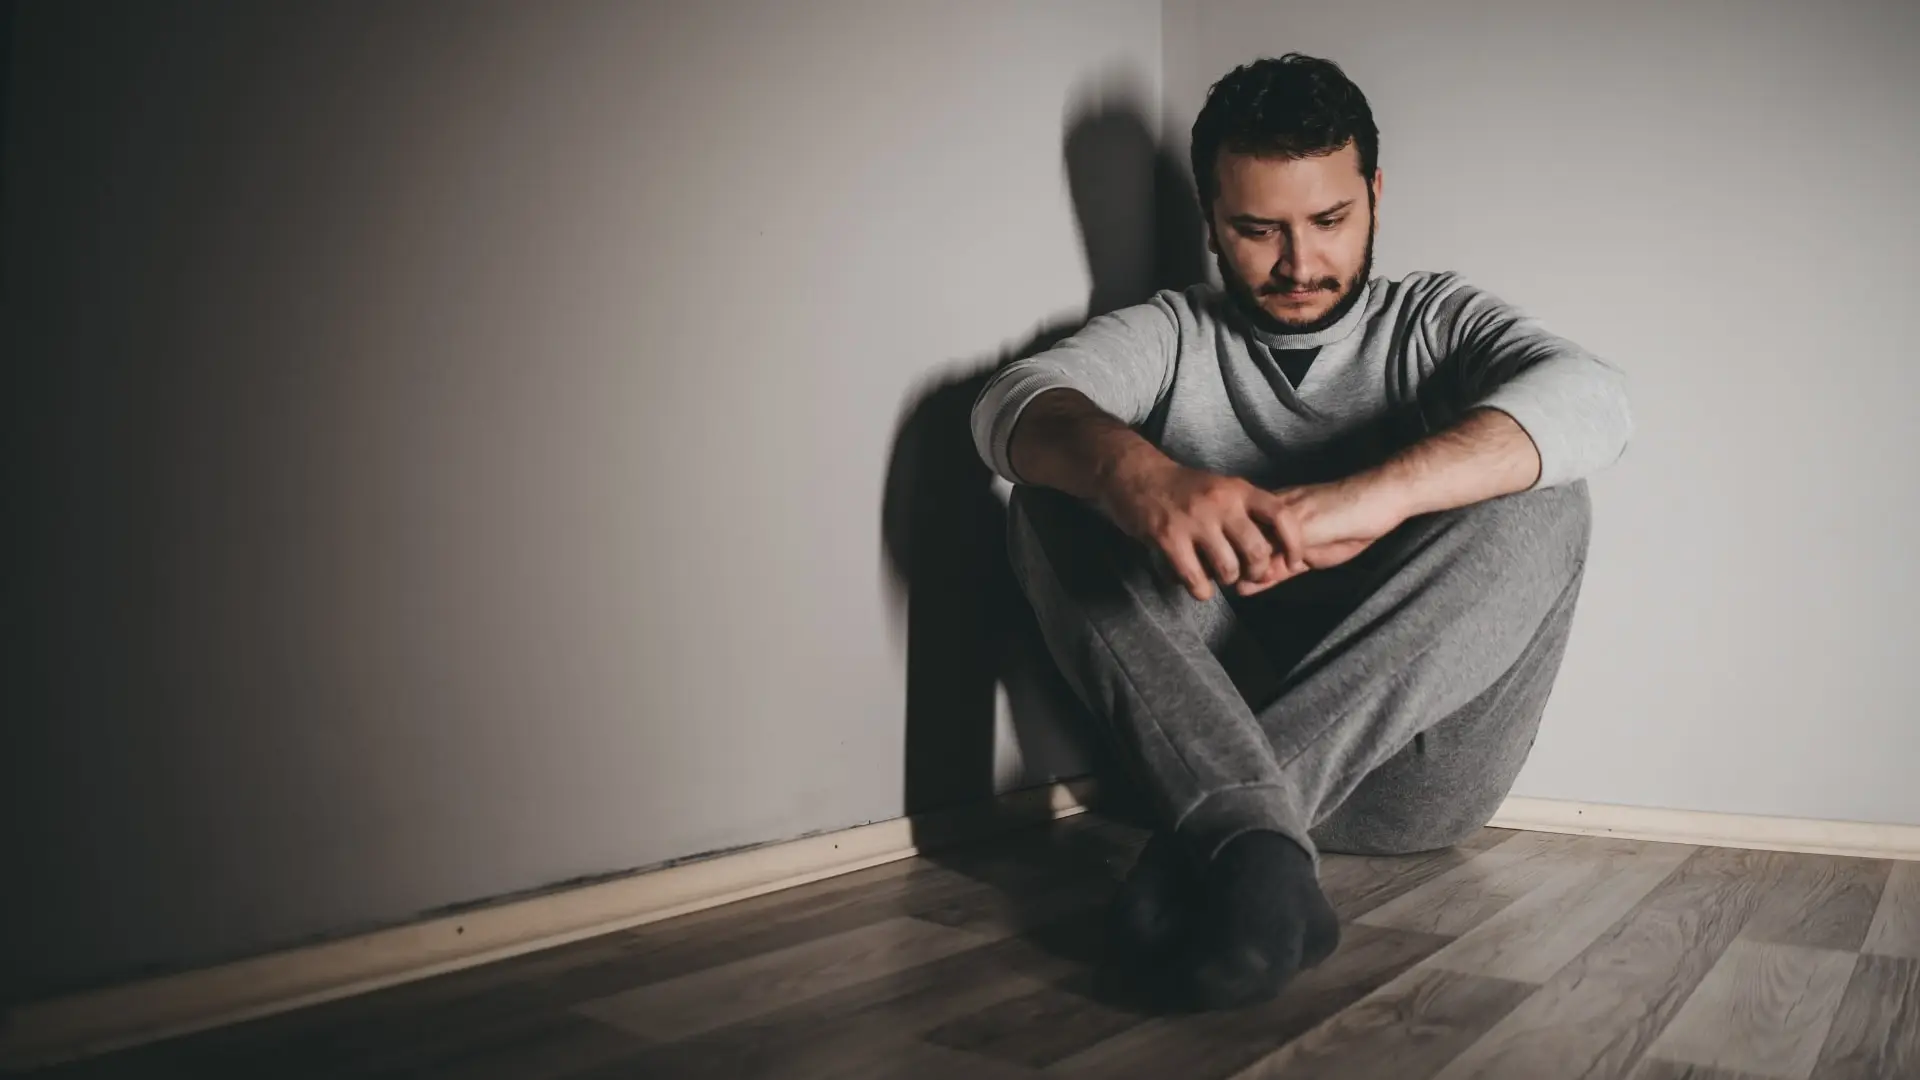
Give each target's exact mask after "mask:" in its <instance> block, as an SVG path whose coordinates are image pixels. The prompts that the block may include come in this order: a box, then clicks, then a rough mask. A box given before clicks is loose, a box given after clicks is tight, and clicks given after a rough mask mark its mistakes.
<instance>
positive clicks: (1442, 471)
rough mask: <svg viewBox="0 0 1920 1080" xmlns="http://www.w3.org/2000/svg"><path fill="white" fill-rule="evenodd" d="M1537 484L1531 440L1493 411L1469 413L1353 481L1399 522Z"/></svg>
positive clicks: (1514, 423) (1535, 455) (1537, 463)
mask: <svg viewBox="0 0 1920 1080" xmlns="http://www.w3.org/2000/svg"><path fill="white" fill-rule="evenodd" d="M1539 479H1540V451H1539V449H1538V448H1536V447H1535V446H1534V445H1533V439H1532V438H1531V437H1530V436H1528V434H1527V431H1526V429H1525V428H1523V427H1521V426H1520V422H1519V421H1517V420H1515V419H1514V418H1513V417H1511V416H1509V415H1507V414H1506V413H1504V412H1501V411H1500V410H1499V409H1493V408H1480V409H1474V410H1472V411H1470V412H1468V413H1467V415H1466V416H1465V417H1464V418H1463V419H1462V420H1461V421H1460V423H1458V424H1456V425H1454V426H1453V427H1451V428H1448V429H1447V430H1445V431H1441V432H1437V433H1435V434H1433V435H1429V436H1428V437H1426V438H1424V439H1422V440H1420V441H1419V442H1416V443H1414V444H1413V445H1412V446H1409V447H1407V448H1406V449H1404V450H1402V451H1400V452H1399V453H1397V454H1395V455H1393V456H1392V457H1390V458H1388V459H1387V460H1386V461H1384V462H1382V463H1381V464H1380V465H1378V466H1375V467H1374V468H1371V469H1368V470H1366V471H1364V472H1361V473H1359V474H1356V475H1355V476H1354V477H1353V480H1354V481H1355V482H1356V483H1359V484H1362V485H1365V486H1367V487H1371V488H1373V489H1374V490H1375V492H1376V494H1375V497H1376V498H1379V499H1382V500H1384V501H1386V502H1387V503H1388V504H1389V505H1391V506H1392V507H1393V510H1394V516H1395V517H1398V518H1399V519H1401V520H1405V519H1407V518H1410V517H1414V516H1417V515H1419V514H1431V513H1436V512H1438V511H1441V510H1452V509H1454V508H1456V507H1461V506H1471V505H1472V504H1474V503H1477V502H1484V501H1485V500H1487V499H1493V498H1498V497H1499V496H1501V495H1511V494H1513V493H1515V492H1519V491H1526V490H1527V489H1529V488H1531V487H1533V485H1534V483H1535V481H1537V480H1539Z"/></svg>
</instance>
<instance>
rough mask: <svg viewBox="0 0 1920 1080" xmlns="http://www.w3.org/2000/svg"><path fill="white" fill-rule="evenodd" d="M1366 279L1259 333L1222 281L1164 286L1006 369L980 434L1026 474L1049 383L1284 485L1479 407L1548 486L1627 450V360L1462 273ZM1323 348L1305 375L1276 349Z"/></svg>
mask: <svg viewBox="0 0 1920 1080" xmlns="http://www.w3.org/2000/svg"><path fill="white" fill-rule="evenodd" d="M1363 289H1364V290H1365V294H1364V295H1363V296H1362V297H1361V298H1360V300H1359V301H1357V302H1356V303H1355V304H1354V306H1353V308H1352V309H1351V310H1350V311H1348V312H1347V314H1346V315H1345V317H1343V318H1342V319H1341V320H1340V322H1339V323H1337V324H1335V325H1334V326H1331V327H1329V328H1327V329H1326V330H1322V331H1320V332H1318V333H1313V334H1269V333H1266V332H1264V331H1262V330H1259V329H1258V328H1256V327H1254V326H1252V325H1251V324H1250V323H1249V322H1248V321H1247V319H1246V318H1245V317H1244V316H1243V315H1242V314H1241V313H1240V312H1239V311H1238V310H1237V309H1236V308H1234V307H1233V306H1232V304H1231V302H1230V301H1229V300H1228V298H1227V297H1226V295H1225V294H1224V293H1223V292H1222V291H1221V290H1220V289H1218V288H1216V287H1213V286H1210V285H1195V286H1193V287H1191V288H1188V289H1186V290H1185V291H1184V292H1176V291H1174V290H1171V289H1168V290H1163V291H1162V292H1160V293H1159V294H1157V295H1155V296H1154V297H1153V298H1152V299H1151V300H1149V301H1147V302H1146V303H1144V304H1138V305H1135V306H1133V307H1128V308H1122V309H1120V310H1119V311H1115V312H1113V313H1112V314H1109V315H1101V316H1099V317H1097V318H1095V319H1093V320H1092V321H1091V322H1089V323H1087V325H1086V327H1085V328H1083V329H1082V330H1080V331H1079V332H1078V333H1076V334H1074V335H1073V336H1072V337H1070V338H1068V339H1066V340H1065V341H1063V342H1061V343H1060V344H1058V345H1056V346H1054V347H1053V348H1051V349H1048V350H1047V351H1045V352H1042V353H1039V354H1038V355H1035V356H1032V357H1029V358H1027V359H1025V360H1020V361H1017V362H1015V363H1013V364H1010V365H1008V366H1007V367H1005V368H1003V369H1001V370H1000V371H999V372H997V373H995V375H994V376H993V378H992V379H991V380H989V381H988V383H987V385H986V387H985V388H984V389H982V391H981V393H980V397H979V399H978V400H976V401H975V402H974V406H973V439H974V445H975V447H976V448H978V450H979V451H980V456H981V458H983V459H984V460H985V461H986V462H987V464H988V465H990V466H992V467H993V470H994V471H995V472H997V473H999V474H1000V475H1001V476H1003V477H1006V478H1007V479H1008V480H1010V481H1013V482H1015V483H1019V482H1021V481H1020V478H1019V477H1018V476H1017V475H1015V473H1014V471H1013V465H1012V463H1011V462H1009V461H1008V459H1007V442H1008V439H1009V437H1010V436H1011V435H1012V433H1013V425H1014V422H1015V421H1016V420H1018V419H1019V417H1020V412H1021V410H1022V409H1024V408H1026V407H1027V405H1028V403H1029V402H1031V401H1033V399H1034V398H1035V397H1037V396H1038V395H1040V394H1041V393H1043V392H1045V391H1047V390H1050V389H1053V388H1055V387H1071V388H1073V389H1075V390H1078V391H1080V392H1081V393H1083V394H1085V395H1086V396H1087V397H1088V398H1089V399H1091V400H1092V401H1093V403H1094V404H1095V405H1098V406H1099V407H1100V408H1101V409H1103V410H1105V411H1106V412H1108V413H1111V414H1112V415H1114V416H1116V417H1118V418H1119V419H1120V420H1122V421H1124V422H1126V423H1127V424H1129V425H1131V426H1133V427H1134V428H1135V429H1136V430H1138V431H1140V432H1141V434H1142V435H1144V436H1145V437H1146V438H1147V439H1148V440H1150V441H1151V442H1153V443H1154V444H1155V445H1156V446H1158V447H1160V449H1161V450H1162V451H1164V452H1165V453H1166V454H1167V455H1168V456H1170V457H1172V458H1173V459H1174V460H1176V461H1179V462H1181V463H1183V464H1186V465H1189V466H1192V467H1194V468H1199V469H1206V470H1208V471H1210V472H1217V473H1224V474H1227V475H1231V476H1241V477H1245V478H1247V479H1248V480H1250V481H1252V482H1253V483H1255V484H1258V485H1260V486H1262V487H1267V488H1277V487H1286V486H1291V485H1295V484H1303V483H1315V482H1322V481H1327V480H1333V479H1337V478H1339V477H1342V476H1347V475H1350V474H1352V473H1354V472H1357V471H1359V470H1361V469H1365V468H1367V467H1369V466H1372V465H1375V464H1378V463H1379V462H1381V461H1383V460H1385V459H1386V458H1387V457H1389V456H1391V455H1392V454H1393V453H1394V452H1396V451H1398V450H1400V449H1402V448H1403V447H1405V446H1408V445H1410V444H1411V443H1413V442H1416V441H1418V440H1419V439H1420V438H1422V437H1424V436H1426V435H1427V434H1429V433H1432V432H1435V431H1439V430H1442V429H1444V428H1446V427H1448V426H1450V425H1451V424H1452V423H1454V422H1455V421H1456V420H1457V419H1458V418H1459V417H1460V416H1461V415H1462V414H1463V413H1464V412H1466V411H1467V410H1468V409H1471V408H1474V407H1476V406H1490V407H1493V408H1496V409H1499V410H1500V411H1502V412H1504V413H1506V414H1508V415H1509V416H1511V417H1513V418H1514V420H1516V421H1518V422H1519V424H1520V426H1521V427H1522V428H1524V429H1525V430H1526V432H1527V434H1528V435H1529V436H1531V437H1532V439H1533V443H1534V446H1535V447H1537V448H1538V449H1539V451H1540V478H1539V480H1538V481H1536V482H1535V485H1534V486H1535V487H1551V486H1554V485H1557V484H1563V483H1567V482H1569V481H1572V480H1577V479H1580V478H1583V477H1586V476H1588V475H1590V474H1592V473H1594V472H1596V471H1598V470H1599V469H1601V468H1603V467H1605V466H1607V465H1610V464H1612V463H1613V462H1614V461H1616V460H1618V459H1619V457H1620V455H1621V454H1622V453H1623V452H1624V451H1625V449H1626V445H1627V440H1628V438H1629V437H1631V435H1632V434H1633V415H1632V413H1631V411H1630V410H1629V408H1628V405H1627V392H1626V384H1625V376H1624V375H1623V374H1622V372H1621V371H1620V370H1619V369H1618V368H1616V367H1614V366H1613V365H1612V364H1609V363H1608V362H1606V361H1604V360H1601V359H1600V358H1599V357H1596V356H1594V355H1593V354H1591V353H1589V352H1587V351H1586V350H1584V349H1582V348H1580V347H1579V346H1578V345H1575V344H1574V343H1573V342H1571V341H1568V340H1566V339H1564V338H1561V337H1557V336H1555V335H1553V334H1551V333H1548V332H1547V331H1546V330H1544V329H1542V328H1541V327H1540V325H1539V324H1538V323H1536V322H1535V321H1533V320H1532V319H1531V318H1529V317H1528V316H1526V315H1524V314H1522V313H1521V312H1519V311H1518V310H1516V309H1515V308H1513V307H1512V306H1510V305H1508V304H1506V303H1504V302H1503V301H1501V300H1500V299H1499V298H1497V297H1495V296H1494V295H1493V294H1491V293H1489V292H1487V291H1485V290H1483V289H1478V288H1475V287H1474V286H1472V285H1469V284H1467V283H1466V282H1465V281H1463V280H1461V278H1460V276H1459V275H1458V274H1455V273H1451V272H1441V273H1434V272H1425V271H1423V272H1418V273H1412V274H1408V275H1407V276H1406V277H1405V278H1402V279H1400V280H1398V281H1389V280H1387V279H1385V278H1374V279H1373V280H1372V281H1370V282H1368V283H1367V284H1366V285H1365V286H1363ZM1314 348H1317V349H1318V350H1319V351H1318V352H1317V354H1315V355H1314V357H1313V360H1312V363H1311V365H1310V366H1309V367H1308V368H1307V371H1306V374H1305V376H1304V377H1302V379H1301V381H1300V385H1299V386H1294V385H1293V384H1292V383H1291V382H1289V381H1288V379H1287V376H1286V374H1285V373H1284V371H1283V370H1282V368H1281V366H1280V364H1279V363H1278V362H1276V359H1275V357H1274V350H1276V349H1280V350H1288V349H1314Z"/></svg>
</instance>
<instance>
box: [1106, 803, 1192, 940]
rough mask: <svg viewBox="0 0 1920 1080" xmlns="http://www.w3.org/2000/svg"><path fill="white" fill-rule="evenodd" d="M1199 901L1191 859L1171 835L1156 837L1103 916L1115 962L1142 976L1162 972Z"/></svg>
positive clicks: (1190, 923)
mask: <svg viewBox="0 0 1920 1080" xmlns="http://www.w3.org/2000/svg"><path fill="white" fill-rule="evenodd" d="M1202 899H1203V896H1202V892H1201V887H1200V873H1199V869H1198V867H1196V866H1195V865H1194V864H1193V860H1192V857H1191V856H1190V855H1188V853H1187V851H1186V850H1185V849H1184V848H1183V847H1181V846H1180V844H1179V843H1178V842H1177V841H1176V840H1175V839H1174V837H1173V836H1172V835H1171V834H1169V833H1155V834H1154V835H1153V837H1152V838H1151V839H1149V840H1148V841H1147V845H1146V847H1144V848H1142V849H1141V851H1140V857H1139V858H1138V859H1136V860H1134V864H1133V869H1132V871H1130V872H1129V873H1128V874H1127V878H1126V880H1125V881H1124V882H1122V883H1121V885H1120V889H1119V891H1118V892H1116V893H1115V894H1114V897H1113V903H1112V905H1111V906H1110V907H1109V908H1108V910H1107V927H1108V937H1109V939H1110V942H1111V945H1112V949H1113V955H1114V957H1115V959H1117V960H1119V961H1120V963H1121V964H1122V965H1123V966H1125V967H1128V968H1132V969H1134V970H1136V971H1139V972H1143V973H1152V972H1155V971H1157V970H1159V969H1160V968H1162V967H1163V966H1164V965H1165V964H1166V963H1168V962H1169V961H1170V960H1171V959H1172V957H1173V956H1174V954H1176V953H1177V952H1179V951H1180V950H1181V949H1182V948H1183V947H1184V946H1185V944H1186V935H1187V934H1188V932H1189V931H1190V930H1191V929H1192V925H1193V922H1194V919H1195V917H1196V916H1197V915H1198V914H1199V908H1200V905H1201V903H1202Z"/></svg>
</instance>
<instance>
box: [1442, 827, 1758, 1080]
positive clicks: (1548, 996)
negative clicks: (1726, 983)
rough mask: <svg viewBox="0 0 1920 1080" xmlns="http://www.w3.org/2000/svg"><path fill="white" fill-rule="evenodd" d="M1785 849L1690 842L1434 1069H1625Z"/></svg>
mask: <svg viewBox="0 0 1920 1080" xmlns="http://www.w3.org/2000/svg"><path fill="white" fill-rule="evenodd" d="M1790 858H1791V856H1784V855H1779V854H1777V853H1773V852H1750V851H1730V850H1726V849H1721V848H1703V849H1701V850H1699V851H1697V852H1695V853H1694V854H1693V855H1692V856H1691V857H1689V858H1688V859H1687V861H1686V862H1685V863H1683V864H1682V865H1681V866H1680V868H1679V869H1678V870H1676V871H1674V872H1673V874H1672V875H1670V876H1669V877H1667V878H1666V879H1665V880H1664V881H1662V882H1661V883H1660V885H1659V886H1657V887H1656V888H1655V889H1654V890H1653V892H1651V893H1649V894H1648V896H1647V898H1646V899H1645V900H1643V901H1641V902H1640V904H1639V905H1638V906H1636V907H1635V908H1634V909H1633V910H1632V911H1631V912H1629V913H1628V914H1627V916H1626V917H1625V918H1623V919H1621V920H1620V921H1619V922H1618V923H1616V924H1615V925H1614V926H1613V927H1612V928H1610V929H1609V930H1608V931H1607V932H1606V933H1605V934H1603V935H1601V937H1600V938H1599V940H1597V941H1595V942H1594V943H1593V945H1591V946H1589V947H1588V948H1587V949H1586V950H1585V951H1583V952H1582V953H1581V954H1580V955H1579V956H1577V957H1575V958H1574V959H1573V960H1572V961H1571V962H1569V963H1568V964H1567V965H1566V966H1564V967H1562V968H1561V969H1560V970H1559V971H1557V972H1556V973H1555V974H1554V976H1553V977H1552V978H1551V979H1549V980H1548V981H1547V982H1546V984H1545V985H1543V986H1542V987H1541V988H1540V990H1539V991H1537V992H1536V993H1535V994H1534V995H1533V996H1532V997H1530V998H1528V999H1527V1000H1526V1001H1524V1002H1522V1003H1521V1004H1520V1005H1519V1006H1518V1007H1517V1008H1515V1009H1514V1011H1513V1012H1511V1013H1508V1014H1507V1016H1506V1018H1505V1019H1503V1020H1502V1021H1501V1022H1500V1023H1498V1024H1496V1025H1494V1027H1493V1029H1492V1030H1491V1031H1489V1032H1488V1033H1487V1034H1486V1035H1485V1036H1484V1037H1482V1038H1481V1039H1480V1040H1479V1041H1478V1042H1476V1043H1474V1044H1473V1045H1472V1046H1470V1047H1468V1048H1467V1050H1466V1051H1465V1052H1464V1053H1462V1054H1461V1055H1460V1057H1458V1058H1456V1059H1455V1060H1454V1061H1453V1062H1452V1064H1450V1065H1449V1066H1448V1067H1447V1068H1446V1069H1444V1070H1442V1071H1441V1072H1440V1074H1439V1076H1440V1077H1441V1078H1442V1080H1466V1078H1468V1077H1473V1078H1487V1080H1499V1078H1508V1077H1511V1078H1514V1080H1539V1078H1540V1077H1547V1076H1580V1077H1589V1078H1595V1080H1597V1078H1600V1077H1618V1076H1623V1075H1625V1074H1626V1073H1627V1072H1628V1071H1629V1070H1630V1069H1631V1068H1632V1067H1633V1066H1634V1065H1635V1064H1636V1063H1637V1062H1638V1061H1639V1060H1640V1058H1641V1057H1642V1056H1643V1055H1644V1053H1645V1050H1646V1048H1647V1046H1649V1045H1650V1044H1651V1043H1652V1042H1653V1040H1654V1038H1655V1037H1656V1036H1658V1035H1659V1033H1660V1031H1661V1029H1662V1028H1664V1027H1665V1026H1666V1024H1667V1021H1668V1020H1669V1019H1671V1018H1672V1016H1673V1014H1674V1013H1675V1012H1677V1011H1678V1010H1679V1008H1680V1006H1681V1004H1682V1003H1683V1002H1684V1001H1685V1000H1686V998H1687V997H1688V995H1690V994H1692V992H1693V990H1694V987H1696V986H1697V985H1699V982H1700V980H1701V979H1702V978H1703V977H1705V975H1706V973H1707V970H1708V969H1709V968H1711V967H1712V966H1713V964H1714V962H1715V961H1716V960H1718V959H1719V957H1720V954H1721V952H1723V951H1724V950H1725V949H1726V947H1727V943H1728V942H1730V941H1732V940H1733V937H1734V935H1735V934H1737V933H1738V932H1739V930H1740V928H1741V927H1742V926H1743V925H1744V924H1745V923H1746V921H1747V917H1748V916H1749V915H1751V914H1752V912H1753V909H1754V908H1755V907H1756V906H1757V905H1758V903H1759V900H1760V897H1761V896H1762V894H1763V893H1764V892H1765V890H1766V888H1767V886H1768V884H1769V883H1770V882H1771V881H1773V880H1774V879H1775V878H1777V877H1778V876H1779V875H1780V874H1781V873H1782V872H1783V868H1784V866H1785V863H1786V861H1787V860H1789V859H1790Z"/></svg>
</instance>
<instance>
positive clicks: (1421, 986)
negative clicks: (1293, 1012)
mask: <svg viewBox="0 0 1920 1080" xmlns="http://www.w3.org/2000/svg"><path fill="white" fill-rule="evenodd" d="M1533 991H1534V987H1533V985H1532V984H1529V983H1520V982H1512V981H1510V980H1507V979H1490V978H1485V977H1483V976H1479V975H1464V974H1460V973H1458V972H1453V971H1443V970H1440V969H1437V968H1429V967H1426V966H1425V965H1421V966H1418V967H1415V968H1414V969H1413V970H1411V971H1408V972H1406V973H1405V974H1403V975H1401V976H1400V977H1399V978H1397V979H1394V980H1393V981H1392V982H1390V983H1388V984H1387V985H1385V986H1383V987H1381V988H1380V989H1378V990H1376V991H1374V992H1373V993H1371V994H1369V995H1367V996H1366V997H1364V998H1362V999H1360V1000H1359V1001H1358V1002H1356V1003H1354V1004H1352V1005H1350V1006H1348V1007H1347V1008H1345V1009H1343V1010H1341V1011H1340V1012H1339V1013H1337V1014H1335V1015H1334V1016H1333V1017H1332V1018H1331V1019H1329V1020H1327V1021H1326V1022H1324V1023H1322V1024H1320V1025H1319V1026H1318V1027H1315V1028H1313V1029H1312V1030H1311V1031H1308V1032H1307V1033H1306V1034H1305V1035H1302V1036H1300V1037H1299V1038H1297V1039H1294V1040H1293V1041H1292V1042H1290V1043H1288V1044H1286V1045H1285V1046H1284V1047H1282V1048H1281V1049H1280V1050H1279V1051H1278V1052H1277V1053H1275V1054H1273V1055H1271V1056H1269V1057H1267V1058H1266V1059H1264V1060H1262V1061H1260V1062H1257V1063H1256V1064H1254V1065H1252V1066H1251V1067H1249V1068H1247V1069H1245V1070H1244V1071H1242V1072H1240V1073H1238V1074H1237V1075H1236V1080H1281V1078H1285V1080H1323V1078H1324V1080H1426V1078H1428V1077H1431V1076H1432V1075H1433V1074H1434V1073H1436V1072H1438V1071H1439V1070H1440V1068H1441V1067H1442V1066H1444V1065H1445V1064H1446V1063H1447V1062H1449V1061H1451V1060H1453V1058H1454V1057H1455V1056H1456V1055H1458V1054H1459V1053H1460V1051H1462V1050H1464V1049H1466V1048H1467V1046H1469V1045H1470V1044H1472V1043H1473V1041H1474V1040H1476V1039H1478V1038H1479V1037H1480V1036H1481V1035H1482V1034H1484V1033H1485V1032H1486V1031H1487V1029H1488V1028H1491V1027H1492V1026H1493V1025H1494V1024H1495V1023H1496V1022H1497V1021H1498V1020H1499V1019H1500V1018H1501V1017H1503V1016H1505V1015H1506V1014H1507V1013H1508V1012H1510V1011H1512V1009H1513V1007H1514V1006H1516V1005H1518V1004H1519V1003H1520V1002H1522V1001H1524V1000H1526V998H1527V997H1528V996H1529V995H1531V994H1532V993H1533Z"/></svg>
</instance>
